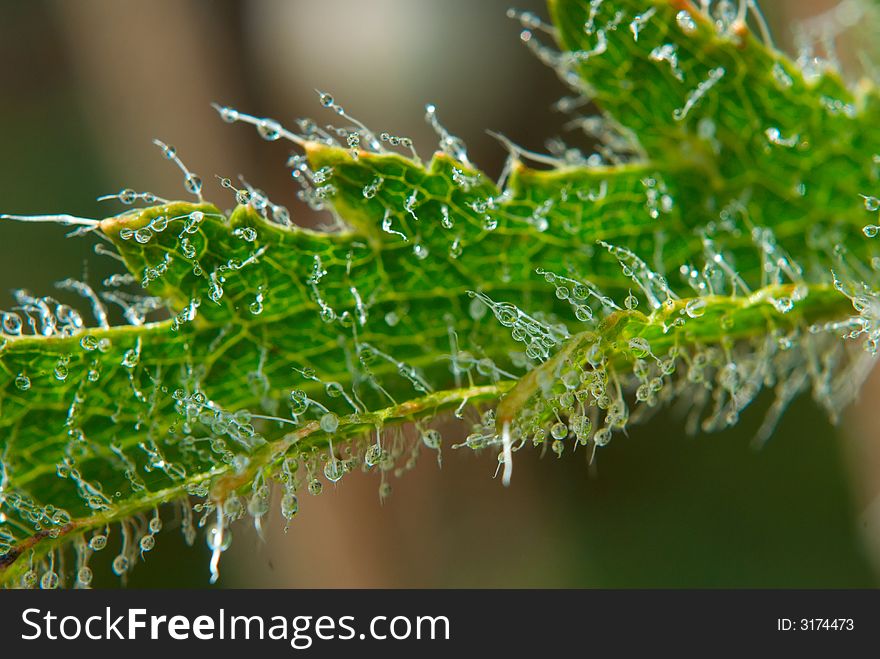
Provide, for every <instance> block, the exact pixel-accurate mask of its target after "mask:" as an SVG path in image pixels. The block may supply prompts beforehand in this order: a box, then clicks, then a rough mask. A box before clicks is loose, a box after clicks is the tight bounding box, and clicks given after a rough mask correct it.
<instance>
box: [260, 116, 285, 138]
mask: <svg viewBox="0 0 880 659" xmlns="http://www.w3.org/2000/svg"><path fill="white" fill-rule="evenodd" d="M257 133H258V134H259V136H260V137H262V138H263V139H264V140H266V141H267V142H274V141H275V140H277V139H278V138H279V137H281V126H280V125H279V124H278V122H277V121H273V120H272V119H263V120H262V121H261V122H260V123H258V124H257Z"/></svg>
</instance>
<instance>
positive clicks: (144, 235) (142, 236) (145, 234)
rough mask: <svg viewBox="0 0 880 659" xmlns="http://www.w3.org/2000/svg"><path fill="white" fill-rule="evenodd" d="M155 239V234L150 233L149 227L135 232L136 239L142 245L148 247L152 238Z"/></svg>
mask: <svg viewBox="0 0 880 659" xmlns="http://www.w3.org/2000/svg"><path fill="white" fill-rule="evenodd" d="M152 237H153V232H152V231H150V230H149V229H148V228H147V227H144V228H143V229H138V230H137V231H135V232H134V239H135V240H136V241H137V242H139V243H140V244H141V245H146V244H147V243H148V242H150V238H152Z"/></svg>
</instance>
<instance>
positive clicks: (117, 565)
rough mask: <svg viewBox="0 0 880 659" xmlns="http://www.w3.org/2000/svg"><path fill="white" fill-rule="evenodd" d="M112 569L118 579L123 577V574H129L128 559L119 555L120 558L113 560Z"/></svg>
mask: <svg viewBox="0 0 880 659" xmlns="http://www.w3.org/2000/svg"><path fill="white" fill-rule="evenodd" d="M112 569H113V574H115V575H116V576H117V577H121V576H122V575H123V574H125V573H126V572H128V559H127V558H126V557H125V556H123V555H122V554H119V556H117V557H116V558H114V559H113V566H112Z"/></svg>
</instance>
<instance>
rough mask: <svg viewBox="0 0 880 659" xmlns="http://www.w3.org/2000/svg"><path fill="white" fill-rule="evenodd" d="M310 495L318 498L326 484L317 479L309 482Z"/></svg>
mask: <svg viewBox="0 0 880 659" xmlns="http://www.w3.org/2000/svg"><path fill="white" fill-rule="evenodd" d="M308 489H309V494H311V495H312V496H313V497H316V496H318V495H319V494H321V492H322V491H323V490H324V484H323V483H322V482H321V481H319V480H318V479H317V478H313V479H312V480H310V481H309V488H308Z"/></svg>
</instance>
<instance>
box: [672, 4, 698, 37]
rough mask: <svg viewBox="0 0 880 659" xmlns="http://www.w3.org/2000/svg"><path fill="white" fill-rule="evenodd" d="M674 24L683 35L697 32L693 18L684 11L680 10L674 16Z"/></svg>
mask: <svg viewBox="0 0 880 659" xmlns="http://www.w3.org/2000/svg"><path fill="white" fill-rule="evenodd" d="M675 22H676V24H677V25H678V27H679V28H681V31H682V32H684V33H685V34H693V33H694V32H696V30H697V24H696V22H694V17H693V16H691V15H690V13H689V12H688V11H687V10H686V9H682V10H681V11H680V12H678V13H677V14H676V15H675Z"/></svg>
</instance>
